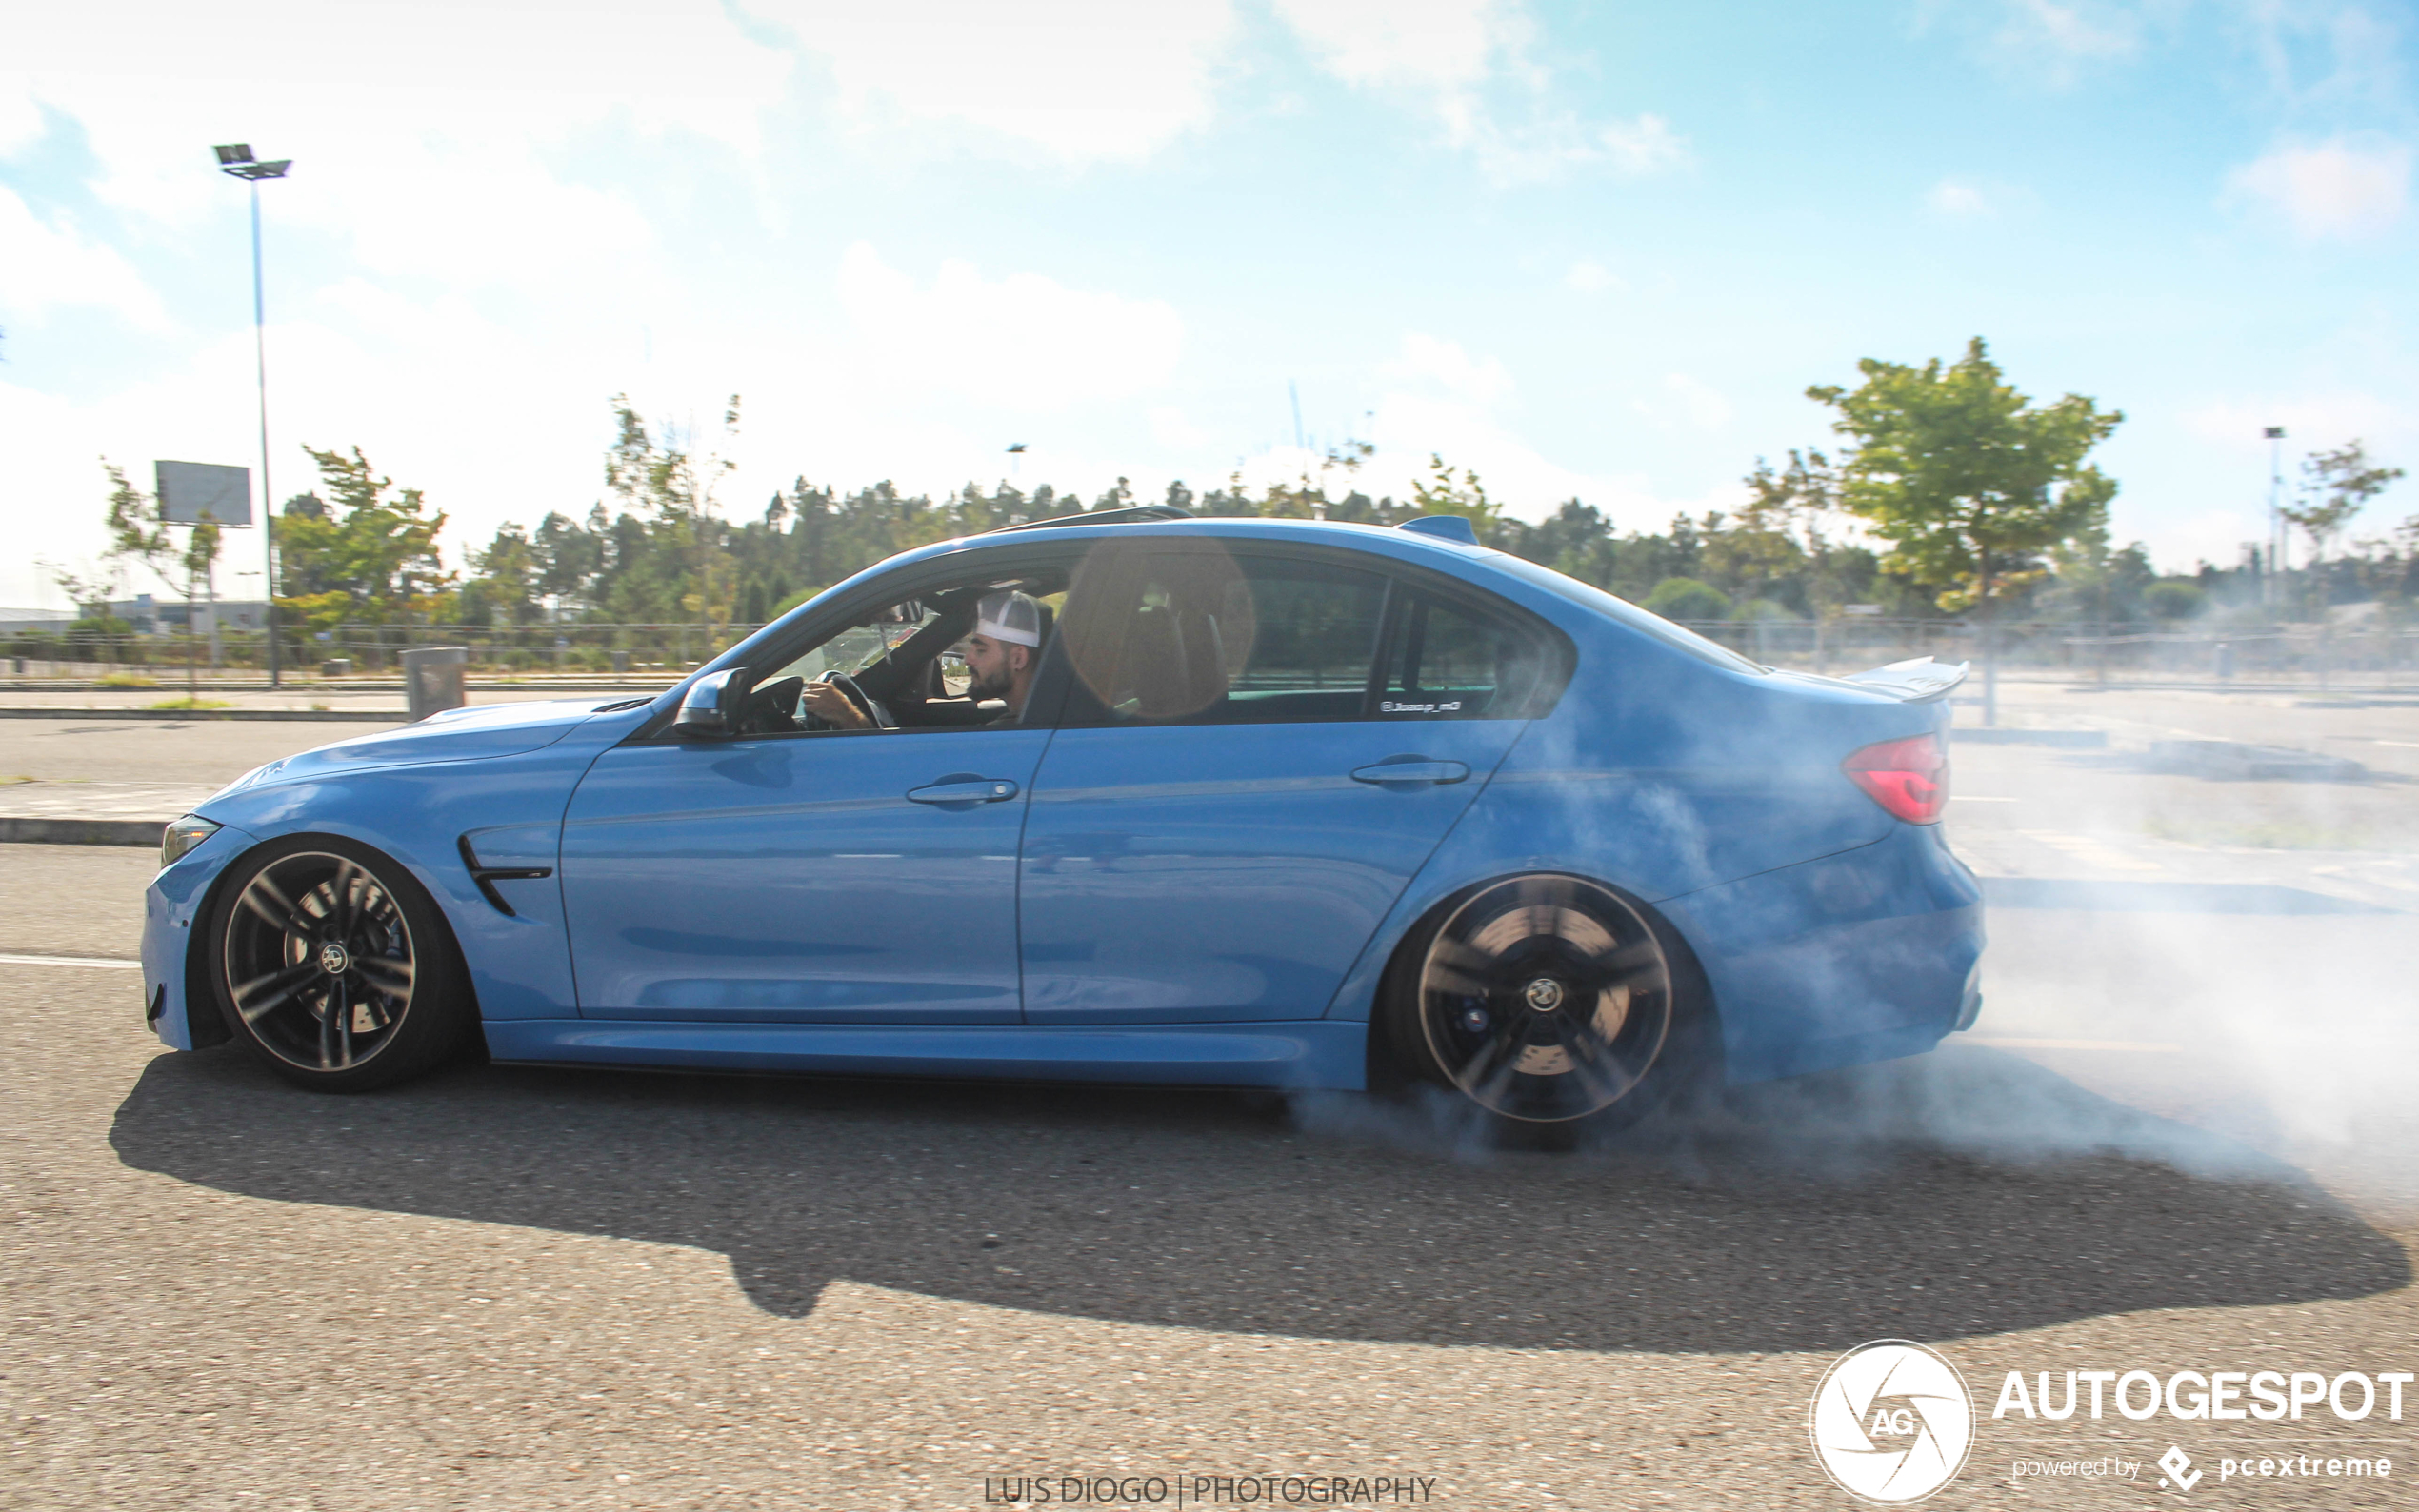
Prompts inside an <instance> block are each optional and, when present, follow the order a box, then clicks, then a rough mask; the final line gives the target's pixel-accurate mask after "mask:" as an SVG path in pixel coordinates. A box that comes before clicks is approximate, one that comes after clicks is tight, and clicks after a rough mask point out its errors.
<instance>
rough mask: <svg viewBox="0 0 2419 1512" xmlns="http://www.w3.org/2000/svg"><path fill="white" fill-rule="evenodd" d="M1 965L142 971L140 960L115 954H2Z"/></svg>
mask: <svg viewBox="0 0 2419 1512" xmlns="http://www.w3.org/2000/svg"><path fill="white" fill-rule="evenodd" d="M0 965H7V966H91V967H93V968H95V969H96V970H101V971H140V970H142V969H143V963H142V962H140V961H121V960H119V959H117V958H116V957H114V956H12V955H0Z"/></svg>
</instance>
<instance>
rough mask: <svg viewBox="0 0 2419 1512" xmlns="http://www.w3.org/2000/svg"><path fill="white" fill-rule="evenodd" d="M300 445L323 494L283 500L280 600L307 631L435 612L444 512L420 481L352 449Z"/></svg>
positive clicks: (442, 586) (443, 574) (440, 589)
mask: <svg viewBox="0 0 2419 1512" xmlns="http://www.w3.org/2000/svg"><path fill="white" fill-rule="evenodd" d="M303 451H304V453H305V454H306V455H308V456H309V457H310V460H311V461H312V462H313V463H315V464H317V465H318V468H319V486H320V487H321V488H322V489H324V490H325V491H326V493H327V496H328V497H327V500H325V501H323V500H322V499H321V498H320V497H319V495H318V494H316V493H306V494H298V495H296V496H295V497H294V498H291V499H289V500H288V501H287V502H286V508H285V512H284V514H282V515H281V516H279V517H278V518H277V519H276V520H275V521H274V522H273V526H274V528H275V530H276V532H277V566H278V587H280V588H281V589H282V590H283V591H282V593H281V594H280V596H279V597H278V600H277V607H279V608H280V609H282V610H284V611H285V612H286V613H287V614H290V615H292V616H293V617H294V620H293V623H296V624H299V625H301V626H303V627H307V628H309V629H312V630H321V631H328V630H333V629H335V628H336V627H338V626H340V625H344V624H347V623H354V624H369V625H387V624H393V623H396V622H397V621H399V620H401V619H403V618H405V617H406V616H409V615H415V614H416V615H420V616H422V617H430V616H433V615H434V614H435V613H436V612H437V611H438V610H439V609H440V608H443V607H446V602H447V601H446V600H445V599H444V597H443V595H444V594H445V592H446V590H447V589H448V588H450V587H451V585H452V577H451V575H450V574H449V573H448V572H447V571H446V570H445V564H444V562H443V561H442V560H441V559H440V558H439V557H438V555H437V534H438V532H439V531H441V530H443V529H444V528H445V521H446V516H445V511H444V510H442V509H439V510H433V511H432V510H430V508H429V507H428V501H427V500H426V499H425V498H424V497H423V496H422V495H421V492H420V490H419V489H417V488H400V489H398V488H397V487H395V484H394V480H393V479H391V478H387V477H381V476H380V475H379V473H378V470H377V468H374V467H372V466H370V459H369V458H368V457H366V456H364V455H362V451H361V448H359V447H355V448H352V450H351V451H350V453H346V452H342V451H334V450H329V451H322V450H318V449H316V448H311V447H305V448H303Z"/></svg>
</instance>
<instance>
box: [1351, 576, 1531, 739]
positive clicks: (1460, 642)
mask: <svg viewBox="0 0 2419 1512" xmlns="http://www.w3.org/2000/svg"><path fill="white" fill-rule="evenodd" d="M1401 602H1402V612H1401V613H1399V614H1397V615H1396V616H1395V624H1394V633H1393V635H1392V637H1391V638H1390V640H1389V644H1388V647H1387V650H1386V662H1385V675H1384V678H1383V680H1382V681H1381V683H1380V684H1379V686H1378V695H1377V698H1378V702H1377V713H1378V717H1379V718H1380V719H1406V718H1409V719H1528V718H1533V717H1535V716H1536V715H1538V714H1541V713H1543V712H1544V711H1545V710H1544V707H1543V705H1544V704H1546V703H1547V702H1548V701H1549V700H1550V698H1551V695H1552V694H1553V693H1554V692H1556V691H1559V689H1558V688H1555V687H1552V686H1549V683H1550V680H1551V678H1552V676H1553V673H1554V670H1555V668H1556V666H1557V665H1558V662H1559V658H1557V657H1556V656H1554V655H1553V653H1552V649H1551V647H1549V645H1548V644H1547V643H1546V642H1545V641H1544V640H1543V639H1542V638H1541V636H1540V634H1539V632H1537V631H1536V630H1534V629H1531V628H1529V627H1526V626H1523V625H1520V624H1518V623H1516V622H1515V621H1513V620H1512V619H1511V618H1510V617H1509V615H1498V614H1489V613H1487V612H1485V611H1482V610H1478V609H1474V608H1470V607H1465V606H1463V605H1460V604H1457V603H1452V602H1449V601H1447V600H1444V599H1440V598H1436V597H1434V596H1432V595H1429V594H1428V593H1425V592H1423V591H1421V590H1419V589H1416V588H1405V589H1403V590H1402V591H1401Z"/></svg>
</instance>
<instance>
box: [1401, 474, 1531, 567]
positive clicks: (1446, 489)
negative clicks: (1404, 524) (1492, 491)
mask: <svg viewBox="0 0 2419 1512" xmlns="http://www.w3.org/2000/svg"><path fill="white" fill-rule="evenodd" d="M1411 503H1412V505H1413V506H1414V510H1413V512H1414V513H1415V514H1458V515H1461V516H1462V517H1464V518H1465V519H1467V520H1469V527H1470V529H1472V530H1473V531H1475V532H1477V535H1478V539H1479V542H1480V544H1481V545H1484V546H1491V547H1502V546H1505V545H1507V544H1508V542H1507V538H1508V537H1509V536H1510V535H1511V534H1513V533H1514V532H1513V530H1512V528H1511V527H1512V526H1514V525H1515V524H1516V523H1517V522H1513V521H1508V520H1506V519H1505V518H1504V508H1503V506H1502V505H1500V504H1498V503H1496V502H1495V501H1494V500H1492V499H1490V498H1489V497H1488V496H1487V486H1486V485H1485V484H1482V483H1480V482H1479V481H1478V474H1477V473H1476V472H1475V471H1472V470H1471V469H1470V468H1463V469H1462V470H1461V471H1460V472H1459V473H1458V474H1456V473H1455V472H1454V471H1453V469H1452V468H1450V467H1449V466H1448V465H1447V464H1446V461H1445V459H1444V457H1443V456H1442V455H1440V454H1438V453H1436V452H1430V453H1429V457H1428V476H1427V477H1425V478H1417V479H1414V480H1412V483H1411Z"/></svg>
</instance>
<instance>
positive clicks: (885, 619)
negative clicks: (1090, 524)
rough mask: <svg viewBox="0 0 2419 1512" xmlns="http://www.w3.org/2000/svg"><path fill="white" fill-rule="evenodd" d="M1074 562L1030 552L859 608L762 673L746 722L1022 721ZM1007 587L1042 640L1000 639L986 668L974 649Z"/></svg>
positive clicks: (757, 729) (926, 727) (752, 725)
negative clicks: (987, 609) (977, 664)
mask: <svg viewBox="0 0 2419 1512" xmlns="http://www.w3.org/2000/svg"><path fill="white" fill-rule="evenodd" d="M1074 565H1075V559H1074V554H1073V553H1072V552H1068V553H1053V554H1051V555H1049V556H1044V555H1039V554H1037V553H1034V552H1032V551H1030V550H1027V551H1021V552H1019V553H1017V554H1016V555H1015V556H1013V557H1010V558H1008V559H1007V560H1005V561H1003V562H1001V563H1000V564H999V565H997V566H995V567H990V569H989V570H986V571H983V572H980V573H975V572H972V571H969V572H967V573H966V575H964V576H962V577H954V578H944V579H940V580H938V581H934V580H930V579H927V580H925V581H923V582H921V583H919V584H917V585H915V587H916V592H915V596H914V597H912V598H906V599H901V600H898V601H896V602H893V603H890V604H879V603H877V604H874V605H870V606H861V607H857V608H855V609H852V610H850V611H847V612H848V615H849V617H848V619H846V620H845V621H841V622H837V623H833V622H827V623H826V624H825V625H824V626H823V627H821V628H820V629H819V630H818V631H815V632H811V633H812V635H813V638H812V639H810V640H809V641H808V642H807V644H805V645H803V646H793V647H790V648H788V649H787V650H786V651H785V652H784V653H782V655H781V656H780V658H779V659H778V660H774V662H773V665H772V666H770V668H768V669H767V670H766V671H765V672H763V673H762V674H761V675H760V676H759V677H758V678H757V679H756V683H755V686H754V689H753V690H752V692H751V693H750V699H749V706H748V709H747V712H746V713H745V715H744V716H743V719H742V726H741V728H742V731H743V732H744V733H747V734H750V735H787V734H808V735H815V734H849V733H879V732H882V731H892V730H908V731H921V732H930V731H938V730H981V729H1000V728H1006V727H1010V726H1017V725H1020V724H1022V723H1023V722H1024V717H1025V712H1026V710H1025V705H1026V703H1027V701H1028V700H1029V699H1030V697H1031V695H1032V687H1033V684H1034V682H1035V681H1036V680H1037V679H1038V676H1039V673H1040V669H1041V663H1042V659H1043V657H1044V655H1045V653H1046V652H1047V650H1048V648H1049V647H1050V640H1051V634H1052V630H1053V627H1054V625H1055V623H1056V619H1057V610H1058V608H1059V606H1060V605H1061V604H1062V603H1063V602H1064V599H1065V595H1066V591H1067V586H1068V583H1069V581H1070V577H1071V575H1072V571H1073V567H1074ZM1002 595H1021V596H1022V597H1023V598H1024V599H1026V600H1029V601H1030V603H1029V604H1028V605H1027V606H1026V608H1025V611H1024V612H1023V614H1022V616H1021V620H1022V623H1021V624H1020V628H1022V629H1023V630H1024V631H1025V632H1026V634H1027V635H1029V636H1037V637H1038V644H1035V645H1030V646H1026V645H1023V644H1019V645H1016V646H1014V647H1009V646H1006V645H1001V644H994V645H990V646H989V647H988V649H986V650H985V652H984V655H985V656H986V657H987V661H986V663H985V665H986V666H987V667H988V675H987V676H984V677H978V676H977V675H976V673H975V669H974V667H973V666H972V665H971V664H970V654H971V652H970V647H974V646H976V644H977V643H976V641H975V639H974V637H975V636H976V635H977V632H978V629H979V627H981V625H982V623H983V622H982V619H981V616H982V612H983V606H984V605H985V604H986V603H987V602H990V601H992V600H994V599H996V598H998V597H1000V596H1002ZM991 639H992V640H993V641H998V640H999V639H1000V638H999V637H997V636H994V637H992V638H991ZM1011 639H1012V637H1011ZM768 660H772V658H768ZM835 679H838V680H841V682H842V683H845V684H846V686H839V684H835V682H834V680H835Z"/></svg>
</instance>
